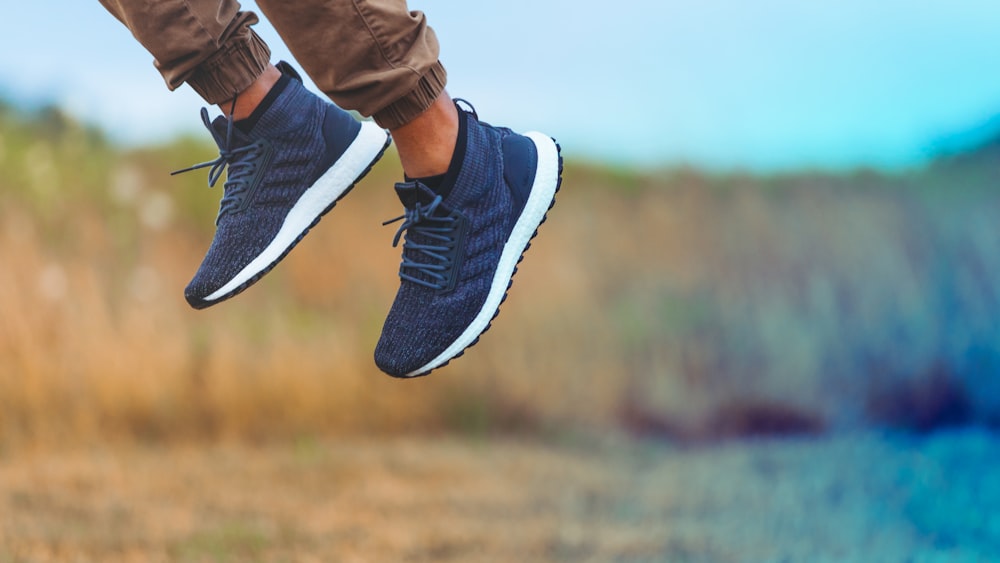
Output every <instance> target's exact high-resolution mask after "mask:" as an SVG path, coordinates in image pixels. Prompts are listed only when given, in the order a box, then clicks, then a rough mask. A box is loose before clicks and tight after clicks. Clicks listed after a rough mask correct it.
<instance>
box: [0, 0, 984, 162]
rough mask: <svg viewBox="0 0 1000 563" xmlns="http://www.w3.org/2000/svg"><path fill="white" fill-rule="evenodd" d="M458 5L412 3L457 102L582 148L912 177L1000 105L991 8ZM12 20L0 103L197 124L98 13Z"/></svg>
mask: <svg viewBox="0 0 1000 563" xmlns="http://www.w3.org/2000/svg"><path fill="white" fill-rule="evenodd" d="M244 5H245V6H247V7H249V8H252V7H253V4H252V3H245V4H244ZM456 5H459V3H456V2H454V0H452V1H450V2H446V1H445V0H412V1H411V2H410V3H409V6H410V8H411V9H420V10H423V11H425V12H427V14H428V16H429V18H430V21H431V25H432V26H433V27H434V28H435V29H436V31H437V33H438V36H439V38H440V39H441V43H442V60H443V61H444V63H445V65H446V67H447V68H448V70H449V75H450V85H449V91H450V92H451V93H452V94H453V95H455V96H460V97H463V98H466V99H469V100H470V101H472V103H473V104H474V105H475V106H476V109H477V110H478V112H479V114H480V116H481V117H483V118H484V119H485V120H487V121H490V122H492V123H497V124H504V125H509V126H511V127H513V128H514V129H518V130H527V129H538V130H542V131H545V132H547V133H550V134H552V135H553V136H555V137H557V138H558V139H559V140H560V142H561V143H562V144H563V145H564V147H565V151H566V153H567V154H569V155H571V156H576V157H592V158H598V159H601V160H605V161H611V162H617V163H621V164H638V165H643V166H658V165H661V164H676V163H681V162H683V163H690V164H694V165H699V166H709V167H715V168H722V169H734V168H739V169H752V170H766V171H774V170H788V169H796V168H805V167H820V168H831V169H846V168H852V167H857V166H875V167H883V168H892V169H899V168H905V167H909V166H919V165H920V164H921V163H922V162H924V161H925V160H926V159H927V158H928V156H929V155H931V154H933V152H934V151H935V150H937V149H938V148H939V147H940V146H941V145H942V144H944V145H961V144H963V143H970V142H974V141H975V140H976V135H977V134H978V135H982V134H985V133H986V132H988V130H987V129H986V128H985V125H986V124H988V123H990V121H989V120H990V119H991V118H993V117H994V116H995V115H997V114H1000V32H998V26H1000V2H997V1H996V0H958V1H955V0H952V1H945V0H926V1H920V0H917V1H914V0H907V1H903V0H878V1H872V0H814V1H810V2H803V1H801V0H756V1H754V2H746V1H745V0H689V1H680V0H659V1H638V0H637V1H633V2H623V3H619V4H617V5H612V4H609V3H607V2H593V1H590V2H588V1H570V0H533V1H528V0H504V1H493V0H483V1H479V2H476V3H474V4H467V3H462V4H461V5H460V6H461V7H459V8H457V9H456ZM53 6H55V7H53ZM609 6H614V7H609ZM616 8H617V9H616ZM14 10H15V12H16V17H12V18H10V19H9V20H8V22H9V23H8V29H7V30H5V33H4V34H2V36H0V77H2V78H0V93H3V94H4V95H7V96H9V97H14V98H15V99H18V100H22V101H29V102H38V101H55V102H57V103H59V104H61V105H63V106H64V107H66V108H67V109H68V110H69V111H70V112H72V113H73V114H75V115H78V116H82V117H84V118H85V119H87V120H89V121H92V122H95V123H97V124H99V125H101V126H103V127H105V128H106V129H107V130H108V131H109V132H110V133H111V134H112V135H113V136H114V138H116V139H118V140H120V141H122V142H130V143H131V142H151V141H158V140H163V139H166V138H169V137H170V136H171V135H175V134H177V133H178V132H182V131H198V130H199V128H200V127H201V124H200V121H199V119H198V116H197V110H198V108H199V107H200V106H201V105H203V104H202V102H201V100H200V99H199V98H198V97H197V96H195V95H194V94H193V93H192V92H191V91H190V90H187V89H186V88H185V89H183V90H181V91H178V92H173V93H170V92H168V91H167V90H166V88H165V87H164V86H163V83H162V81H161V79H160V77H159V75H158V74H157V73H156V71H155V70H154V69H153V67H152V64H151V57H150V56H149V55H148V54H147V53H146V52H145V51H144V50H143V49H142V48H141V47H140V46H139V45H138V44H137V43H135V42H134V40H133V39H132V38H131V36H130V35H129V34H128V32H127V31H126V30H125V29H124V28H123V27H122V26H121V25H120V24H119V23H118V22H117V21H116V20H114V19H113V18H112V17H111V16H110V15H109V14H107V13H106V12H104V10H103V8H101V6H100V5H99V4H98V2H96V1H83V2H80V1H74V2H70V1H68V0H62V1H57V2H21V3H19V4H18V5H17V7H16V8H14ZM11 24H13V25H11ZM258 30H259V32H260V33H261V34H262V35H264V37H265V38H267V39H268V41H269V42H270V43H271V44H272V48H273V50H274V52H275V57H276V58H289V57H290V56H291V55H290V54H289V53H288V52H287V50H285V49H284V48H283V47H282V46H281V45H280V42H279V40H278V38H277V35H276V34H275V33H274V32H273V30H272V29H270V27H269V26H268V25H267V24H266V22H265V23H262V24H261V25H260V26H259V27H258ZM68 60H72V61H73V62H72V64H68V63H67V61H68ZM967 132H971V133H967Z"/></svg>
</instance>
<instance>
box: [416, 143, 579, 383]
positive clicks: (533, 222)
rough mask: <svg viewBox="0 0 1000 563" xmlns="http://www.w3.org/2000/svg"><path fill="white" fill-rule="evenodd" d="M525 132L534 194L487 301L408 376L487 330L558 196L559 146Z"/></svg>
mask: <svg viewBox="0 0 1000 563" xmlns="http://www.w3.org/2000/svg"><path fill="white" fill-rule="evenodd" d="M524 136H525V137H528V138H529V139H531V140H532V141H533V142H534V143H535V148H536V149H537V150H538V167H537V169H536V170H535V181H534V183H533V184H532V185H531V195H529V196H528V201H527V203H525V205H524V210H522V211H521V216H520V217H519V218H518V219H517V223H515V224H514V230H513V231H511V233H510V237H508V238H507V243H506V244H504V247H503V252H502V253H501V254H500V262H499V264H498V265H497V271H496V273H495V274H494V275H493V283H492V285H491V286H490V292H489V294H488V295H487V296H486V302H485V303H483V307H482V308H481V309H480V310H479V313H478V314H477V315H476V318H474V319H472V322H471V323H470V324H469V326H468V327H466V329H465V331H464V332H463V333H462V334H461V335H460V336H459V337H458V339H456V340H455V341H454V342H452V344H451V346H448V348H446V349H445V351H444V352H441V353H440V354H439V355H438V356H437V357H436V358H434V359H433V360H431V361H430V362H429V363H428V364H426V365H424V366H422V367H420V368H417V369H415V370H413V371H411V372H410V373H407V374H406V376H405V377H413V376H416V375H420V374H422V373H426V372H428V371H430V370H432V369H434V368H436V367H439V366H441V365H442V364H444V363H445V362H447V361H448V360H451V359H452V358H454V357H455V356H456V355H458V353H459V352H461V351H462V350H465V349H466V348H468V347H469V345H470V344H472V342H473V341H474V340H475V339H476V338H478V337H479V335H480V334H482V333H483V331H484V330H486V327H487V326H489V324H490V321H492V320H493V315H494V313H496V311H497V309H499V308H500V303H501V301H503V296H504V294H506V293H507V285H508V284H509V283H510V278H511V277H512V276H513V275H514V268H516V267H517V263H518V261H519V260H520V258H521V255H522V254H524V248H525V247H526V246H527V245H528V242H529V241H531V237H532V236H534V234H535V230H536V229H538V225H540V224H541V223H542V219H543V218H544V217H545V213H546V212H547V211H548V210H549V206H550V205H551V204H552V198H554V197H555V194H556V187H557V186H558V184H559V150H558V149H557V148H556V143H555V141H553V140H552V139H551V138H550V137H549V136H548V135H544V134H542V133H538V132H536V131H532V132H530V133H525V134H524Z"/></svg>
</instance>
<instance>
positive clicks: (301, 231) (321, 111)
mask: <svg viewBox="0 0 1000 563" xmlns="http://www.w3.org/2000/svg"><path fill="white" fill-rule="evenodd" d="M278 67H279V69H281V71H282V73H283V78H282V81H280V82H279V85H280V87H276V88H275V89H274V90H272V95H271V96H269V97H270V98H271V99H266V100H265V101H264V103H263V104H262V107H266V109H264V110H263V111H262V112H261V113H260V114H259V115H254V116H252V117H251V120H250V121H251V123H246V122H238V123H234V122H233V120H232V119H231V118H226V117H222V116H220V117H218V118H216V119H215V120H214V121H210V120H209V117H208V112H207V110H204V109H203V110H202V114H201V115H202V120H203V121H204V122H205V125H206V127H207V128H208V130H209V131H210V132H211V133H212V136H213V138H214V139H215V142H216V144H218V146H219V158H217V159H216V160H214V161H211V162H206V163H203V164H199V165H196V166H194V167H191V168H188V169H186V170H184V171H187V170H193V169H197V168H202V167H211V169H210V171H209V185H214V184H215V183H216V182H217V181H218V179H219V177H220V176H221V175H222V173H223V171H224V170H226V169H228V170H227V178H226V181H225V193H224V195H223V197H222V201H221V204H220V209H219V214H218V218H217V219H216V227H217V230H216V233H215V238H214V239H213V241H212V245H211V247H210V248H209V249H208V253H207V254H206V255H205V259H204V261H203V262H202V264H201V266H200V268H199V269H198V271H197V273H196V274H195V276H194V278H193V279H192V280H191V283H190V284H189V285H188V286H187V288H186V289H185V292H184V294H185V297H186V298H187V301H188V303H190V304H191V306H192V307H194V308H196V309H202V308H205V307H209V306H211V305H214V304H216V303H219V302H221V301H224V300H226V299H228V298H230V297H233V296H234V295H236V294H238V293H240V292H241V291H243V290H244V289H246V288H247V287H249V286H250V285H252V284H253V283H254V282H256V281H257V280H259V279H260V278H261V277H262V276H263V275H264V274H266V273H267V272H268V271H270V270H271V269H272V268H274V266H275V265H277V263H278V262H279V261H281V259H282V258H284V256H285V255H286V254H287V253H288V252H289V251H290V250H291V249H292V248H293V247H294V246H295V245H296V244H297V243H298V242H299V241H300V240H301V239H302V238H303V237H304V236H305V235H306V233H307V232H308V231H309V230H310V229H311V228H312V227H313V226H314V225H315V224H316V223H317V222H318V221H319V220H320V218H321V217H322V216H323V215H324V214H325V213H326V212H327V211H329V210H330V209H332V208H333V206H334V205H335V204H336V203H337V201H338V200H339V199H340V198H342V197H343V196H344V195H346V194H347V193H348V192H349V191H350V190H351V188H352V187H353V186H354V185H355V184H356V183H357V182H358V180H360V179H361V178H362V177H363V176H364V175H365V174H366V173H367V172H368V171H369V170H370V169H371V167H372V166H373V165H374V163H375V162H376V161H378V159H379V158H380V157H381V156H382V154H383V153H384V152H385V150H386V148H387V147H388V146H389V143H390V138H389V135H388V133H387V132H386V131H384V130H383V129H381V128H380V127H378V126H377V125H375V124H374V123H372V122H360V121H358V120H356V119H354V118H353V117H352V116H351V115H350V114H348V113H346V112H344V111H343V110H341V109H339V108H337V107H336V106H334V105H333V104H330V103H328V102H325V101H324V100H321V99H320V98H319V97H318V96H316V95H314V94H312V93H310V92H309V91H308V90H306V89H305V87H304V86H303V85H302V82H301V79H300V78H299V76H298V74H296V73H295V71H294V70H293V69H292V68H291V67H290V66H288V65H287V64H285V63H281V64H279V65H278ZM182 172H183V171H182ZM561 173H562V158H561V156H560V154H559V146H558V145H557V144H556V143H555V141H553V140H552V139H551V138H549V137H547V136H545V135H542V134H540V133H527V134H525V135H518V134H515V133H513V132H512V131H511V130H509V129H506V128H499V127H493V126H491V125H489V124H487V123H483V122H481V121H479V119H478V116H477V115H476V114H475V111H474V110H472V111H466V110H461V109H460V111H459V142H458V146H457V147H456V149H455V157H454V158H453V159H452V163H451V166H450V167H449V170H448V172H447V173H446V174H445V176H444V178H443V180H441V182H440V185H437V186H434V187H433V188H432V187H428V185H427V184H425V183H424V182H421V181H420V180H409V181H405V182H401V183H398V184H396V194H397V195H398V196H399V199H400V201H401V202H402V203H403V206H404V208H405V211H404V214H403V215H402V216H400V217H398V218H396V219H394V220H392V221H388V222H387V223H391V222H395V221H399V222H401V224H400V226H399V230H398V231H397V233H396V236H395V239H394V241H393V245H394V246H395V245H397V244H398V243H399V241H400V238H402V239H403V258H402V264H401V265H400V269H399V277H400V280H401V281H400V287H399V291H398V293H397V294H396V299H395V301H394V302H393V304H392V308H391V309H390V311H389V315H388V317H387V319H386V321H385V324H384V326H383V329H382V335H381V337H380V338H379V342H378V345H377V346H376V348H375V362H376V364H377V365H378V366H379V368H380V369H382V370H383V371H385V372H386V373H388V374H389V375H392V376H396V377H414V376H418V375H425V374H427V373H429V372H430V371H431V370H433V369H435V368H438V367H441V366H443V365H445V364H447V363H448V362H449V361H451V360H452V359H454V358H456V357H458V356H460V355H462V353H463V352H464V351H465V349H466V348H468V347H469V346H472V345H473V344H475V343H476V342H477V341H478V340H479V337H480V335H481V334H482V333H483V332H485V331H486V330H487V329H488V328H489V327H490V323H491V322H492V320H493V318H494V317H495V316H496V315H497V313H498V312H499V307H500V304H501V303H502V302H503V301H504V299H505V298H506V296H507V290H508V288H509V287H510V284H511V279H512V277H513V275H514V273H516V272H517V265H518V263H519V262H520V261H521V258H522V256H523V253H524V251H525V250H527V249H528V247H529V246H530V241H531V239H532V238H533V237H534V235H535V234H536V232H537V228H538V226H539V225H540V224H541V223H542V222H543V221H544V220H545V216H546V212H547V211H548V209H549V208H550V207H551V206H552V204H553V203H554V201H555V193H556V191H557V190H558V189H559V184H560V177H561Z"/></svg>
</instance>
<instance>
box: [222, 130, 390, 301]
mask: <svg viewBox="0 0 1000 563" xmlns="http://www.w3.org/2000/svg"><path fill="white" fill-rule="evenodd" d="M386 136H387V133H386V132H385V130H384V129H382V128H381V127H379V126H378V125H376V124H375V123H374V122H371V121H363V122H362V123H361V131H359V132H358V136H357V138H355V139H354V142H352V143H351V145H350V146H349V147H347V150H346V151H344V154H343V155H341V157H340V158H339V159H337V162H335V163H334V165H333V166H331V167H330V169H329V170H327V171H326V172H325V173H324V174H323V175H322V176H320V177H319V179H318V180H316V182H315V183H314V184H313V185H312V186H310V187H309V189H307V190H306V191H305V193H303V194H302V197H300V198H299V200H298V201H297V202H295V205H294V206H292V209H291V210H290V211H289V212H288V215H286V216H285V222H284V223H282V225H281V229H279V230H278V234H277V235H275V237H274V239H273V240H271V243H270V244H268V245H267V247H266V248H265V249H264V251H263V252H261V253H260V254H259V255H258V256H257V257H256V258H254V259H253V261H251V262H250V263H249V264H247V265H246V267H245V268H243V269H242V270H240V272H239V273H238V274H236V276H235V277H234V278H233V279H231V280H229V282H228V283H226V284H225V285H223V286H222V287H220V288H219V289H218V290H216V291H215V292H213V293H212V294H211V295H209V296H208V297H205V298H204V301H215V300H216V299H220V298H222V297H225V296H226V295H228V294H229V293H230V292H232V291H235V290H236V289H237V288H239V287H240V286H242V285H243V284H245V283H246V282H248V281H249V280H250V279H252V278H253V277H254V276H256V275H257V274H259V273H260V272H261V271H263V270H264V269H266V268H268V267H269V266H270V265H271V264H273V263H274V262H275V261H276V260H278V258H280V257H281V255H282V253H284V252H285V250H287V249H288V247H289V246H291V245H293V244H295V241H296V240H297V239H298V238H299V235H301V234H302V231H304V230H306V229H308V228H309V226H310V225H312V223H313V221H315V220H316V218H317V217H319V216H320V215H322V214H323V212H324V211H326V208H327V207H329V206H330V204H331V203H333V202H335V201H337V198H339V197H340V196H341V195H343V194H344V192H345V191H347V189H348V188H350V187H351V186H352V185H354V183H355V182H356V181H357V179H358V177H359V176H361V174H363V173H364V171H365V170H367V169H368V167H369V166H371V164H372V161H374V160H375V159H376V158H377V157H378V154H379V152H380V151H381V150H382V148H383V147H384V146H385V143H386Z"/></svg>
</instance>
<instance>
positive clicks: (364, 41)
mask: <svg viewBox="0 0 1000 563" xmlns="http://www.w3.org/2000/svg"><path fill="white" fill-rule="evenodd" d="M258 5H259V6H260V9H261V10H262V11H263V12H264V14H265V15H266V16H267V19H268V21H270V22H271V23H272V24H273V25H274V27H275V29H276V30H277V31H278V33H279V35H281V38H282V40H284V42H285V44H286V45H288V48H289V49H291V51H292V53H294V54H295V58H296V60H298V61H299V63H300V64H302V67H303V68H304V69H305V71H306V72H307V73H308V74H309V76H310V77H311V78H312V79H313V80H314V81H315V82H316V84H317V85H318V86H319V87H320V89H322V90H323V92H324V93H326V94H327V95H328V96H329V97H330V98H331V99H332V100H333V101H334V102H336V103H337V105H339V106H340V107H343V108H346V109H353V110H356V111H358V112H359V113H361V114H362V115H365V116H371V117H374V119H375V121H376V122H377V123H378V124H379V125H381V126H382V127H385V128H386V129H389V130H390V131H391V132H392V137H393V140H394V141H395V143H396V148H397V149H398V151H399V158H400V161H401V163H402V165H403V171H404V172H405V173H406V175H407V176H410V177H414V178H419V177H424V176H433V175H438V174H443V173H444V172H445V171H446V170H447V168H448V164H449V162H450V161H451V155H452V153H453V152H454V149H455V141H456V137H457V135H458V114H457V112H456V111H455V107H454V104H452V102H451V99H450V98H449V97H448V96H447V94H446V93H445V92H444V87H445V81H446V79H447V73H446V72H445V70H444V66H442V64H441V62H440V61H439V60H438V51H439V48H438V42H437V37H436V36H435V34H434V30H433V29H431V28H430V27H429V26H428V25H427V18H426V17H425V16H424V14H422V13H420V12H411V11H409V10H408V9H407V6H406V1H405V0H355V1H339V2H336V1H335V2H330V1H305V2H297V3H296V5H295V7H294V8H292V9H289V8H288V7H287V2H285V1H283V0H260V1H259V2H258Z"/></svg>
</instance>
